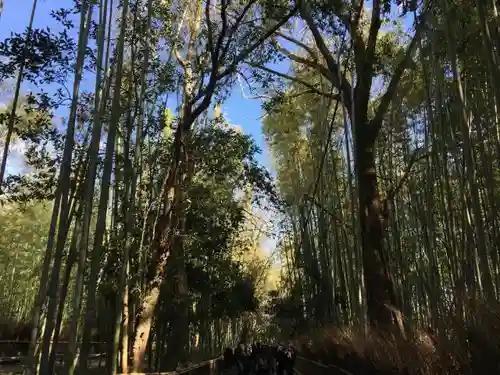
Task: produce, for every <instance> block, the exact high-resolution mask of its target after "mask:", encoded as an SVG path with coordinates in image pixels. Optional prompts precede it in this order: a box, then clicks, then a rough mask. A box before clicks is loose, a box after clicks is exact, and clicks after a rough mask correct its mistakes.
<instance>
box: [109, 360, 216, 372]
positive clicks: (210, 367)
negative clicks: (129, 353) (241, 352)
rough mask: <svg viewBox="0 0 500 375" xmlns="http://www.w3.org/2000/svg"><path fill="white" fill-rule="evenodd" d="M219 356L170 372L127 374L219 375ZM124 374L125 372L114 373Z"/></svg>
mask: <svg viewBox="0 0 500 375" xmlns="http://www.w3.org/2000/svg"><path fill="white" fill-rule="evenodd" d="M220 364H221V358H215V359H210V360H208V361H204V362H201V363H198V364H196V365H193V366H189V367H187V368H183V369H180V370H177V371H170V372H132V373H129V374H127V375H181V374H182V375H219V374H220V373H221V366H220ZM116 375H125V374H116Z"/></svg>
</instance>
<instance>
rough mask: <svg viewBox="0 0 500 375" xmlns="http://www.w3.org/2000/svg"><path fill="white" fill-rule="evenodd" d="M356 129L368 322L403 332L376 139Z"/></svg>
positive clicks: (359, 128)
mask: <svg viewBox="0 0 500 375" xmlns="http://www.w3.org/2000/svg"><path fill="white" fill-rule="evenodd" d="M363 127H364V129H361V127H360V126H357V127H356V137H357V142H356V143H357V145H356V176H357V181H358V187H359V219H360V222H361V246H362V253H363V268H364V281H365V285H366V304H367V314H368V321H369V323H370V325H371V326H372V327H376V328H390V327H393V326H394V323H396V324H398V326H399V328H400V329H402V319H401V312H400V309H399V307H398V306H397V302H396V292H395V288H394V280H393V278H392V274H391V271H390V267H389V262H388V259H387V255H386V254H385V253H384V232H385V229H384V212H383V208H382V201H381V199H380V194H379V190H378V183H377V170H376V165H375V138H371V137H370V136H369V134H367V132H366V126H363Z"/></svg>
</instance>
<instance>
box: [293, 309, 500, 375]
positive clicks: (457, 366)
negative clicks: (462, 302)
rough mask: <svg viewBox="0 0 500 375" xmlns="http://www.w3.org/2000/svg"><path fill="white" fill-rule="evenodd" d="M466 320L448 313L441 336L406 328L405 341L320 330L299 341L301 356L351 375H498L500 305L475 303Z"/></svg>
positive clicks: (380, 334)
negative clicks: (340, 369)
mask: <svg viewBox="0 0 500 375" xmlns="http://www.w3.org/2000/svg"><path fill="white" fill-rule="evenodd" d="M468 315H469V318H468V319H467V321H464V319H462V318H458V317H457V316H452V315H450V316H449V317H447V318H446V319H443V322H442V324H441V327H439V335H430V334H428V333H426V332H424V331H423V330H421V329H418V328H411V327H410V328H408V329H407V332H406V338H403V337H401V336H395V335H388V334H386V333H384V332H377V331H371V332H369V333H368V334H367V335H365V334H364V333H363V332H361V330H357V329H353V328H349V329H338V328H323V329H321V330H318V331H316V332H314V333H312V334H309V335H307V336H304V337H302V338H299V339H298V340H297V343H296V345H297V347H298V348H299V351H300V354H299V355H301V356H303V357H306V358H309V359H311V360H316V361H318V362H322V363H325V364H333V365H335V366H339V367H341V368H343V369H345V370H347V371H349V372H352V373H353V374H364V373H367V374H368V373H369V374H373V375H376V374H380V375H389V374H390V375H393V374H404V375H414V374H415V375H455V374H457V375H458V374H461V375H472V374H474V375H494V374H500V304H494V305H492V304H485V303H477V302H476V303H475V304H474V305H473V306H471V307H470V308H469V314H468Z"/></svg>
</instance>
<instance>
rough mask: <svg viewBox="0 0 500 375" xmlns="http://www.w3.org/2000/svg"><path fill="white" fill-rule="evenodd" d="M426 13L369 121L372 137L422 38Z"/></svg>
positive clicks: (377, 129)
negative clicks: (373, 115)
mask: <svg viewBox="0 0 500 375" xmlns="http://www.w3.org/2000/svg"><path fill="white" fill-rule="evenodd" d="M426 15H427V11H425V12H424V13H423V14H422V16H421V17H420V18H421V19H420V21H419V22H418V24H417V27H416V28H415V35H414V36H413V39H412V40H411V42H410V44H409V46H408V48H407V49H406V53H405V56H404V58H403V60H402V61H401V62H400V63H399V64H398V66H397V67H396V70H395V71H394V74H393V75H392V78H391V81H390V82H389V86H388V87H387V91H386V92H385V94H384V95H383V96H382V99H381V101H380V104H379V106H378V108H377V111H376V112H375V117H374V118H373V119H372V120H371V121H370V124H369V125H370V133H371V137H373V138H376V137H377V135H378V133H379V131H380V128H381V127H382V121H383V119H384V116H385V114H386V113H387V110H388V109H389V106H390V104H391V102H392V100H393V99H394V96H395V95H396V91H397V88H398V85H399V82H400V81H401V77H402V76H403V73H404V71H405V70H406V68H407V67H408V65H409V64H410V62H411V59H412V56H413V52H414V51H415V50H416V48H417V45H418V44H419V42H420V39H421V38H422V35H423V31H424V25H425V19H426Z"/></svg>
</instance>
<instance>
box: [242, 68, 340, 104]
mask: <svg viewBox="0 0 500 375" xmlns="http://www.w3.org/2000/svg"><path fill="white" fill-rule="evenodd" d="M248 65H250V66H251V67H253V68H257V69H260V70H263V71H265V72H268V73H271V74H274V75H276V76H278V77H281V78H284V79H287V80H289V81H292V82H295V83H298V84H299V85H302V86H304V87H307V88H308V89H309V90H310V92H311V93H314V94H318V95H321V96H326V97H330V98H332V99H335V100H340V99H341V97H340V94H332V93H329V92H324V91H322V90H320V89H318V88H316V87H314V86H313V85H312V84H310V83H308V82H306V81H304V80H302V79H300V78H297V77H292V76H289V75H288V74H285V73H280V72H278V71H276V70H273V69H270V68H267V67H265V66H263V65H258V64H252V63H249V64H248Z"/></svg>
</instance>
